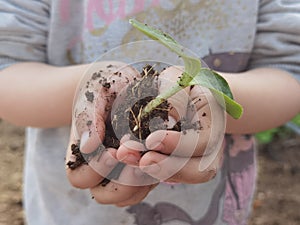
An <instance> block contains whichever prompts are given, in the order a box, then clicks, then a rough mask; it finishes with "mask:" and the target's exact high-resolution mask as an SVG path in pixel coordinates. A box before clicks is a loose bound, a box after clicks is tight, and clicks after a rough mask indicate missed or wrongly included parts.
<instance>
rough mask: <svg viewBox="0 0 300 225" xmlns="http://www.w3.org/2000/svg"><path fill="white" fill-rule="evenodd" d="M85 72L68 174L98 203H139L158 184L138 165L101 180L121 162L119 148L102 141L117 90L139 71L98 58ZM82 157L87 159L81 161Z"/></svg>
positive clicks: (122, 204) (71, 135)
mask: <svg viewBox="0 0 300 225" xmlns="http://www.w3.org/2000/svg"><path fill="white" fill-rule="evenodd" d="M91 71H93V72H91ZM86 73H87V74H91V76H84V78H83V80H82V81H81V86H80V87H79V89H78V90H77V96H76V97H75V102H74V109H73V114H74V115H73V121H72V129H71V134H70V142H69V146H68V149H67V154H66V162H67V166H66V172H67V177H68V179H69V181H70V183H71V184H72V185H73V186H74V187H77V188H82V189H86V188H89V189H90V191H91V194H92V195H93V196H94V198H95V200H96V201H97V202H99V203H102V204H115V205H117V206H125V205H132V204H135V203H138V202H140V201H141V200H142V199H143V198H145V196H147V194H148V193H149V191H151V190H152V189H153V188H154V187H155V186H156V185H157V182H155V181H154V179H153V178H152V177H150V176H149V175H147V174H146V173H144V172H143V171H142V170H141V169H140V168H139V167H134V166H125V167H124V168H123V170H122V172H121V174H120V176H119V178H118V180H117V181H116V180H114V179H112V180H111V181H110V182H109V183H107V184H106V185H103V183H101V182H103V181H105V177H107V176H108V175H109V174H110V172H111V171H112V170H113V169H114V168H115V167H116V166H117V165H120V162H119V160H117V157H116V153H117V149H116V148H113V147H110V148H105V147H104V145H103V144H102V143H103V140H104V137H105V129H106V124H105V123H106V121H107V120H109V118H108V116H109V115H110V110H111V107H112V104H113V102H114V100H115V98H116V96H117V95H118V93H119V92H120V91H121V90H122V89H123V88H125V87H126V86H127V84H128V83H129V82H131V81H132V80H133V79H134V78H136V77H139V73H138V72H137V71H136V70H135V69H134V68H133V67H131V66H128V65H126V64H124V63H121V62H99V63H96V64H93V66H92V67H91V69H90V70H88V71H87V72H86ZM75 150H77V153H76V152H75ZM80 157H81V160H82V159H83V161H84V163H79V164H78V159H80Z"/></svg>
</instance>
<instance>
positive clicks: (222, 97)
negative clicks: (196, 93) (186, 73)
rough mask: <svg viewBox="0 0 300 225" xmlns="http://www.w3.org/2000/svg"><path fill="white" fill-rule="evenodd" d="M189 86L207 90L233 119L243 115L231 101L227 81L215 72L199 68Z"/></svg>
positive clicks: (234, 102)
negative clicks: (197, 86)
mask: <svg viewBox="0 0 300 225" xmlns="http://www.w3.org/2000/svg"><path fill="white" fill-rule="evenodd" d="M190 85H200V86H202V87H206V88H209V90H210V91H211V92H212V94H213V95H214V97H215V98H216V100H217V101H218V102H219V104H220V105H221V106H222V107H223V108H224V110H226V112H227V113H228V114H229V115H230V116H232V117H233V118H234V119H239V118H240V117H241V115H242V114H243V108H242V106H241V105H240V104H238V103H237V102H236V101H234V100H233V95H232V93H231V90H230V88H229V85H228V83H227V81H226V80H225V79H224V78H223V77H222V76H220V75H219V74H218V73H216V72H215V71H213V70H211V69H208V68H201V70H200V72H199V74H198V75H196V76H195V77H194V79H193V80H192V81H191V82H190Z"/></svg>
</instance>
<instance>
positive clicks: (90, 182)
mask: <svg viewBox="0 0 300 225" xmlns="http://www.w3.org/2000/svg"><path fill="white" fill-rule="evenodd" d="M115 152H116V149H108V150H104V151H103V152H102V153H99V154H98V155H95V156H93V158H92V159H90V160H89V165H88V164H87V163H85V164H82V165H80V166H79V167H78V168H76V169H73V170H72V169H70V168H67V170H66V172H67V177H68V179H69V181H70V183H71V184H72V185H73V186H74V187H77V188H82V189H85V188H91V187H94V186H96V185H98V184H99V183H100V182H101V181H102V180H103V179H104V177H106V176H107V175H108V174H109V172H110V171H111V170H112V169H113V168H114V167H115V166H116V165H117V163H118V161H117V160H116V158H115V154H116V153H115ZM69 160H70V161H72V160H73V159H72V156H71V157H70V158H69Z"/></svg>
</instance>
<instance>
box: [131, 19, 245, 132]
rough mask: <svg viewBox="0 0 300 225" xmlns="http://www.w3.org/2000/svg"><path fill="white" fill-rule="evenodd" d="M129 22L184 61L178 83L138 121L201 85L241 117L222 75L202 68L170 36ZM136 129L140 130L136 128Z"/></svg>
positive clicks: (223, 105)
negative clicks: (189, 88)
mask: <svg viewBox="0 0 300 225" xmlns="http://www.w3.org/2000/svg"><path fill="white" fill-rule="evenodd" d="M129 22H130V23H131V24H132V25H133V26H134V27H135V28H137V29H138V30H140V31H141V32H143V33H144V34H145V35H147V36H148V37H150V38H152V39H153V40H156V41H158V42H160V43H161V44H163V45H164V46H166V47H167V48H169V49H170V50H171V51H173V52H175V53H176V54H177V55H178V56H179V57H181V58H182V60H183V61H184V72H183V73H182V75H181V77H180V78H179V80H178V81H177V83H176V84H175V85H174V86H173V87H171V88H170V89H168V90H166V91H165V92H163V93H160V94H159V95H158V96H157V97H156V98H155V99H153V100H152V101H150V102H149V103H148V105H146V107H144V108H143V110H142V111H141V113H140V114H139V115H138V120H141V119H142V117H144V116H145V115H147V114H148V113H149V112H150V111H151V110H153V109H154V108H155V107H157V106H158V105H160V104H161V103H162V102H164V101H165V100H166V99H168V98H169V97H171V96H172V95H174V94H176V93H177V92H178V91H180V90H182V89H183V88H185V87H188V86H191V85H200V86H203V87H206V88H208V89H209V90H210V91H211V92H212V94H213V95H214V97H215V98H216V100H217V101H218V102H219V104H221V106H222V107H223V108H224V110H226V112H227V113H228V114H229V115H230V116H232V117H233V118H235V119H239V118H240V117H241V115H242V113H243V108H242V106H241V105H240V104H239V103H237V102H236V101H234V99H233V95H232V92H231V90H230V88H229V85H228V83H227V81H226V80H225V79H224V78H223V77H222V76H221V75H219V74H218V73H217V72H215V71H213V70H211V69H208V68H205V67H202V65H201V61H200V59H198V58H195V57H191V56H189V55H187V54H185V53H184V52H183V49H184V48H183V47H182V46H181V45H180V44H179V43H177V42H176V41H175V40H174V39H173V38H172V37H171V36H170V35H168V34H166V33H164V32H162V31H160V30H158V29H155V28H153V27H151V26H149V25H146V24H143V23H140V22H138V21H137V20H135V19H131V20H129ZM135 129H138V128H137V127H135Z"/></svg>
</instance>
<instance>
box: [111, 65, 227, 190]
mask: <svg viewBox="0 0 300 225" xmlns="http://www.w3.org/2000/svg"><path fill="white" fill-rule="evenodd" d="M181 74H182V68H179V67H169V68H167V69H166V70H164V71H163V72H162V73H161V75H160V82H161V83H160V92H162V91H164V90H165V89H167V88H169V87H170V86H172V85H173V84H174V83H175V81H176V80H177V79H178V77H179V76H180V75H181ZM168 102H169V103H170V104H171V106H172V107H171V110H170V111H169V126H173V125H174V124H175V123H176V122H178V120H180V119H183V118H184V120H183V121H182V122H181V124H182V127H181V131H174V130H158V131H155V132H153V133H151V134H150V135H149V136H148V137H147V139H146V141H145V149H147V151H146V153H144V154H140V151H141V150H144V149H143V148H142V147H141V146H140V144H137V143H136V142H134V141H132V140H128V141H124V142H123V143H122V145H121V146H120V148H119V150H118V151H117V153H116V156H117V158H118V159H119V160H122V161H123V162H124V163H127V164H129V165H133V166H134V165H135V166H139V168H140V169H141V170H142V171H144V172H145V173H147V174H149V175H151V176H152V177H153V178H155V179H157V180H160V181H167V182H177V183H189V184H193V183H203V182H207V181H209V180H210V179H212V178H213V177H214V176H215V175H216V172H217V170H218V168H219V165H220V161H221V157H222V143H223V141H222V140H223V137H224V130H225V115H224V111H223V109H222V108H221V107H220V105H219V104H218V103H217V102H216V100H215V99H214V97H213V96H212V94H211V93H210V92H209V90H207V89H205V88H201V87H199V86H192V87H188V88H186V89H184V90H181V91H180V92H178V93H177V94H175V95H174V96H172V97H171V98H170V99H168Z"/></svg>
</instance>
